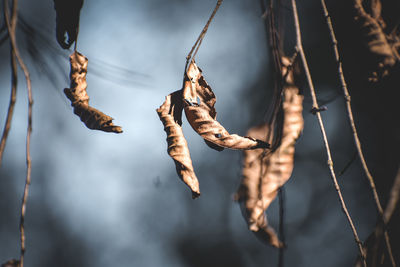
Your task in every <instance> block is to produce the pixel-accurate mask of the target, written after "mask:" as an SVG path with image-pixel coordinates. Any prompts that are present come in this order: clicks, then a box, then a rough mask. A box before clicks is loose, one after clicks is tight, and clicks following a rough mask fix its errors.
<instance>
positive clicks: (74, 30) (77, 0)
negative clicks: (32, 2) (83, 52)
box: [54, 0, 83, 49]
mask: <svg viewBox="0 0 400 267" xmlns="http://www.w3.org/2000/svg"><path fill="white" fill-rule="evenodd" d="M82 5H83V0H54V9H55V10H56V38H57V42H58V44H59V45H60V46H61V47H62V48H64V49H68V48H70V46H71V45H72V44H73V43H74V42H75V41H76V38H77V35H78V27H79V17H80V11H81V8H82ZM66 35H67V36H68V40H65V37H66Z"/></svg>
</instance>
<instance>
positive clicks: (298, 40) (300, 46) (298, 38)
mask: <svg viewBox="0 0 400 267" xmlns="http://www.w3.org/2000/svg"><path fill="white" fill-rule="evenodd" d="M292 8H293V17H294V24H295V29H296V46H297V47H296V48H297V50H298V51H299V53H300V56H301V60H302V62H303V67H304V71H305V74H306V78H307V83H308V86H309V88H310V93H311V97H312V101H313V109H314V110H319V106H318V102H317V97H316V94H315V89H314V85H313V82H312V79H311V74H310V70H309V68H308V63H307V59H306V56H305V54H304V50H303V44H302V41H301V33H300V25H299V18H298V14H297V7H296V0H292ZM316 116H317V119H318V123H319V126H320V128H321V133H322V137H323V140H324V145H325V149H326V154H327V157H328V160H327V163H328V167H329V170H330V174H331V178H332V181H333V184H334V186H335V189H336V191H337V194H338V197H339V201H340V204H341V206H342V210H343V212H344V213H345V215H346V218H347V220H348V222H349V224H350V227H351V229H352V231H353V235H354V239H355V241H356V243H357V245H358V249H359V252H360V256H361V258H362V261H363V263H364V266H365V267H366V266H367V265H366V261H365V255H364V250H363V247H362V243H361V241H360V239H359V237H358V234H357V230H356V228H355V226H354V223H353V221H352V219H351V217H350V214H349V211H348V210H347V207H346V203H345V202H344V199H343V196H342V192H341V190H340V186H339V184H338V182H337V179H336V174H335V170H334V168H333V161H332V156H331V151H330V147H329V143H328V138H327V136H326V131H325V127H324V123H323V121H322V117H321V113H320V112H316Z"/></svg>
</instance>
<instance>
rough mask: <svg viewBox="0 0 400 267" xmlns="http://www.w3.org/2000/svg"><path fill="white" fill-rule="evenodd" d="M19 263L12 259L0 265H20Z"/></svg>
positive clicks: (14, 266)
mask: <svg viewBox="0 0 400 267" xmlns="http://www.w3.org/2000/svg"><path fill="white" fill-rule="evenodd" d="M20 266H21V265H20V263H19V261H18V260H15V259H12V260H9V261H7V262H5V263H3V264H2V265H1V267H20Z"/></svg>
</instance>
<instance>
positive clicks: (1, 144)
mask: <svg viewBox="0 0 400 267" xmlns="http://www.w3.org/2000/svg"><path fill="white" fill-rule="evenodd" d="M6 2H7V1H5V0H4V2H3V4H4V5H3V13H4V18H9V17H8V13H7V12H8V9H6V5H7V6H8V4H7V3H6ZM14 7H15V5H14ZM16 19H17V18H16V16H14V10H13V16H12V17H11V23H8V24H7V23H6V25H5V26H6V27H7V31H8V32H11V33H12V34H11V35H13V34H15V27H16ZM8 35H10V34H9V33H7V37H8ZM10 57H11V95H10V102H9V104H8V111H7V118H6V124H5V125H4V129H3V134H2V136H1V141H0V167H1V162H2V159H3V153H4V149H5V147H6V142H7V137H8V133H9V132H10V128H11V121H12V117H13V114H14V106H15V102H16V100H17V83H18V71H17V60H16V58H15V52H14V48H13V46H12V44H11V41H10Z"/></svg>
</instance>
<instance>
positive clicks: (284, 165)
mask: <svg viewBox="0 0 400 267" xmlns="http://www.w3.org/2000/svg"><path fill="white" fill-rule="evenodd" d="M282 63H283V64H284V66H283V69H282V75H283V76H284V77H285V85H284V89H283V94H284V98H283V112H284V120H283V133H282V140H281V144H280V146H279V147H278V148H277V149H276V150H275V151H274V152H271V153H268V154H265V151H264V150H262V149H255V150H247V151H244V157H243V178H242V182H241V185H240V188H239V191H238V194H237V198H238V200H239V202H241V204H242V205H243V208H244V215H245V218H246V220H247V222H248V225H249V229H250V230H251V231H253V232H255V233H257V235H259V236H260V237H261V238H263V239H264V240H266V241H267V242H268V243H270V244H271V245H272V246H274V247H278V248H279V247H282V246H283V244H282V243H281V242H280V241H279V239H278V237H277V235H276V233H275V231H274V230H273V229H272V227H270V226H269V225H268V221H267V218H266V215H265V211H266V210H267V208H268V207H269V205H270V204H271V202H272V201H273V200H274V199H275V198H276V195H277V193H278V190H279V188H280V187H281V186H283V185H284V184H285V183H286V182H287V180H288V179H289V178H290V176H291V174H292V170H293V165H294V145H295V143H296V140H297V139H298V137H299V136H300V134H301V131H302V129H303V124H304V122H303V116H302V110H303V105H302V104H303V96H302V95H300V94H299V89H298V88H297V87H296V86H295V85H294V78H293V70H292V69H289V68H288V66H289V65H290V64H289V61H288V60H287V58H283V60H282ZM268 132H269V128H268V125H266V124H262V125H259V126H256V127H253V128H251V129H250V130H249V131H248V135H251V136H253V137H255V138H258V139H266V138H267V136H268Z"/></svg>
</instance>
